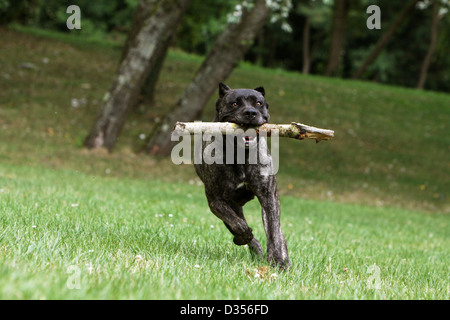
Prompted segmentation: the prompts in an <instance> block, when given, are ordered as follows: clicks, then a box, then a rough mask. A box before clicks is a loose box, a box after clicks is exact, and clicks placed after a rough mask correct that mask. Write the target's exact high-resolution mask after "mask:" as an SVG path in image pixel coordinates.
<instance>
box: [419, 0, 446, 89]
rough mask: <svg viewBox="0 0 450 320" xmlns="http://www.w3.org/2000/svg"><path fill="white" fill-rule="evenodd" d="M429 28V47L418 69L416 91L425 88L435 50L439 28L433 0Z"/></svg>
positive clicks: (437, 9) (436, 6)
mask: <svg viewBox="0 0 450 320" xmlns="http://www.w3.org/2000/svg"><path fill="white" fill-rule="evenodd" d="M431 19H432V20H431V28H430V46H429V47H428V52H427V55H426V56H425V59H424V60H423V63H422V68H421V69H420V75H419V81H418V82H417V89H423V88H424V87H425V82H426V81H427V75H428V68H429V67H430V63H431V58H432V57H433V53H434V50H435V49H436V43H437V34H438V27H439V20H440V16H439V1H437V0H435V1H434V3H433V13H432V18H431Z"/></svg>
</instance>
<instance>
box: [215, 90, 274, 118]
mask: <svg viewBox="0 0 450 320" xmlns="http://www.w3.org/2000/svg"><path fill="white" fill-rule="evenodd" d="M264 95H265V90H264V88H263V87H258V88H256V89H254V90H252V89H234V90H233V89H230V87H228V86H227V85H226V84H223V83H220V84H219V99H217V102H216V117H215V119H214V121H218V122H233V123H237V124H239V125H242V126H260V125H262V124H264V123H266V122H269V119H270V116H269V104H268V103H267V101H266V99H265V98H264Z"/></svg>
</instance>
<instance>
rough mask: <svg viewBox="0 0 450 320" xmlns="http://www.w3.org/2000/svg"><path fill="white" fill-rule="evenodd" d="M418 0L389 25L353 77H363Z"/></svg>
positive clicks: (407, 6)
mask: <svg viewBox="0 0 450 320" xmlns="http://www.w3.org/2000/svg"><path fill="white" fill-rule="evenodd" d="M417 2H418V0H413V1H411V2H410V3H408V4H407V5H406V7H404V8H403V10H402V11H401V12H400V14H399V15H398V17H397V19H396V20H395V21H394V23H393V24H392V25H391V26H390V27H389V29H388V30H387V31H386V32H385V33H384V34H383V36H382V37H381V38H380V40H378V42H377V44H376V45H375V48H374V49H373V51H372V52H371V53H370V55H369V56H368V57H367V59H366V61H364V63H363V64H362V65H361V67H360V68H359V69H358V70H357V71H356V72H355V74H354V75H353V77H352V78H353V79H359V78H361V77H362V75H363V74H364V72H365V71H366V70H367V68H368V67H369V66H370V65H371V64H372V63H373V62H374V61H375V59H376V58H377V57H378V55H379V54H380V53H381V51H383V49H384V47H385V46H386V45H387V44H388V42H389V41H390V40H391V38H392V36H393V35H394V33H395V31H396V30H397V28H398V27H399V26H400V25H401V24H402V23H403V21H405V19H406V17H407V16H408V15H409V14H410V12H411V11H412V10H413V9H414V7H415V5H416V3H417Z"/></svg>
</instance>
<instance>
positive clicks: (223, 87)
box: [219, 82, 231, 98]
mask: <svg viewBox="0 0 450 320" xmlns="http://www.w3.org/2000/svg"><path fill="white" fill-rule="evenodd" d="M230 90H231V89H230V87H229V86H227V85H226V84H225V83H222V82H221V83H219V97H220V98H223V96H224V95H225V93H227V92H228V91H230Z"/></svg>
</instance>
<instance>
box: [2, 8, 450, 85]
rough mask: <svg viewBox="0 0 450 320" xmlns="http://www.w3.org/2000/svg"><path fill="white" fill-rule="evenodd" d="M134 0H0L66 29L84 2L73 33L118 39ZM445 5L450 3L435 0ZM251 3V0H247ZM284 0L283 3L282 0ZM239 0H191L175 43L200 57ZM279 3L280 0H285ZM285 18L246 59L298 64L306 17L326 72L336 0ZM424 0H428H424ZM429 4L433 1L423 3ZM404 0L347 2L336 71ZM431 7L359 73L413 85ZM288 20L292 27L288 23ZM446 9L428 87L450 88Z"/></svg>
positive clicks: (365, 50) (359, 55)
mask: <svg viewBox="0 0 450 320" xmlns="http://www.w3.org/2000/svg"><path fill="white" fill-rule="evenodd" d="M138 1H139V0H96V1H89V0H70V1H69V0H0V24H8V23H11V22H15V23H20V24H24V25H31V26H36V27H39V28H45V29H50V30H58V31H65V32H68V29H67V28H66V19H67V18H68V16H69V14H67V13H66V8H67V7H68V6H69V5H72V4H75V5H78V6H79V7H80V8H81V19H82V29H81V30H77V31H76V33H77V34H79V35H80V36H83V37H90V38H106V37H107V38H110V39H111V38H112V39H116V40H120V41H123V39H125V37H126V35H127V33H128V30H129V28H130V25H131V20H132V17H133V12H134V10H135V8H136V6H137V4H138ZM439 1H441V3H442V7H443V8H445V7H446V8H448V7H449V1H445V0H439ZM247 2H248V3H250V2H251V1H249V0H247ZM285 2H286V1H285ZM241 3H242V0H193V1H192V5H191V7H190V8H189V10H188V12H187V13H186V16H185V17H184V19H183V21H182V23H181V25H180V27H179V29H178V32H177V34H176V37H175V39H174V46H176V47H178V48H181V49H182V50H184V51H187V52H190V53H196V54H200V55H204V54H206V53H207V52H208V50H209V49H210V48H211V47H212V45H213V43H214V40H215V38H216V37H217V35H218V34H220V32H221V31H222V30H223V29H224V28H225V26H226V25H227V23H228V21H229V15H232V14H233V12H236V10H237V8H239V4H241ZM280 3H284V2H283V1H282V2H280ZM286 3H289V4H292V8H291V9H290V14H289V16H288V17H287V18H286V19H284V20H277V21H275V22H272V23H269V24H267V25H266V26H265V27H264V30H263V31H262V32H260V34H259V36H258V37H257V39H256V41H255V44H254V45H253V47H252V48H251V50H250V51H249V52H248V53H247V55H246V57H245V59H246V60H247V61H250V62H252V63H256V64H259V65H262V66H265V67H272V68H285V69H289V70H296V71H300V70H302V61H303V58H302V56H303V48H302V39H303V31H304V30H303V28H304V25H305V21H306V18H307V17H308V18H309V21H310V27H311V29H310V47H311V51H312V52H311V56H312V63H311V69H310V70H311V73H312V74H323V73H324V71H325V67H326V65H327V59H328V50H329V46H330V37H331V22H332V16H333V0H314V1H313V0H292V1H287V2H286ZM423 3H426V2H423ZM428 3H430V1H428ZM371 4H376V5H378V6H379V7H380V8H381V12H382V14H381V25H382V29H381V30H368V29H367V28H366V20H367V18H368V17H369V14H367V13H366V9H367V7H368V6H369V5H371ZM404 5H405V2H404V1H389V0H359V1H351V2H350V11H349V14H348V19H347V28H346V35H345V37H346V38H345V51H344V52H343V56H342V61H341V62H342V63H341V66H340V69H339V73H338V76H339V77H342V78H349V77H350V76H351V75H352V74H353V72H354V71H355V70H356V69H357V68H358V67H359V66H360V65H361V63H362V62H363V61H364V59H365V58H366V57H367V56H368V54H369V53H370V52H371V50H372V49H373V47H374V45H375V43H376V42H377V40H378V39H379V38H380V37H381V36H382V34H383V32H385V30H387V28H388V27H389V25H390V24H391V23H392V21H393V20H394V19H395V18H396V16H397V15H398V13H399V12H400V10H401V9H402V7H403V6H404ZM431 7H432V6H431V5H429V4H428V6H426V5H425V6H421V8H416V10H414V12H413V14H412V15H410V16H409V17H408V19H407V21H405V23H404V24H403V25H401V26H400V28H399V30H397V32H396V34H395V35H394V37H393V39H392V40H391V42H390V43H389V44H388V45H387V47H386V48H385V50H384V51H383V52H382V54H381V55H380V56H379V57H378V58H377V60H376V61H375V62H374V63H373V64H372V65H371V66H370V67H369V68H368V70H367V72H366V74H365V76H364V78H365V79H368V80H371V81H377V82H381V83H387V84H395V85H401V86H410V87H414V86H415V85H416V82H417V79H418V76H419V73H420V67H421V64H422V61H423V59H424V57H425V55H426V53H427V50H428V46H429V42H430V26H431V14H432V8H431ZM286 24H288V25H289V28H286ZM449 46H450V13H447V14H445V15H444V16H443V17H442V19H441V21H440V25H439V34H438V43H437V46H436V50H435V53H434V55H433V58H432V62H431V65H430V69H429V72H428V78H427V84H426V88H427V89H432V90H439V91H447V92H448V91H450V74H449V70H450V55H449Z"/></svg>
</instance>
